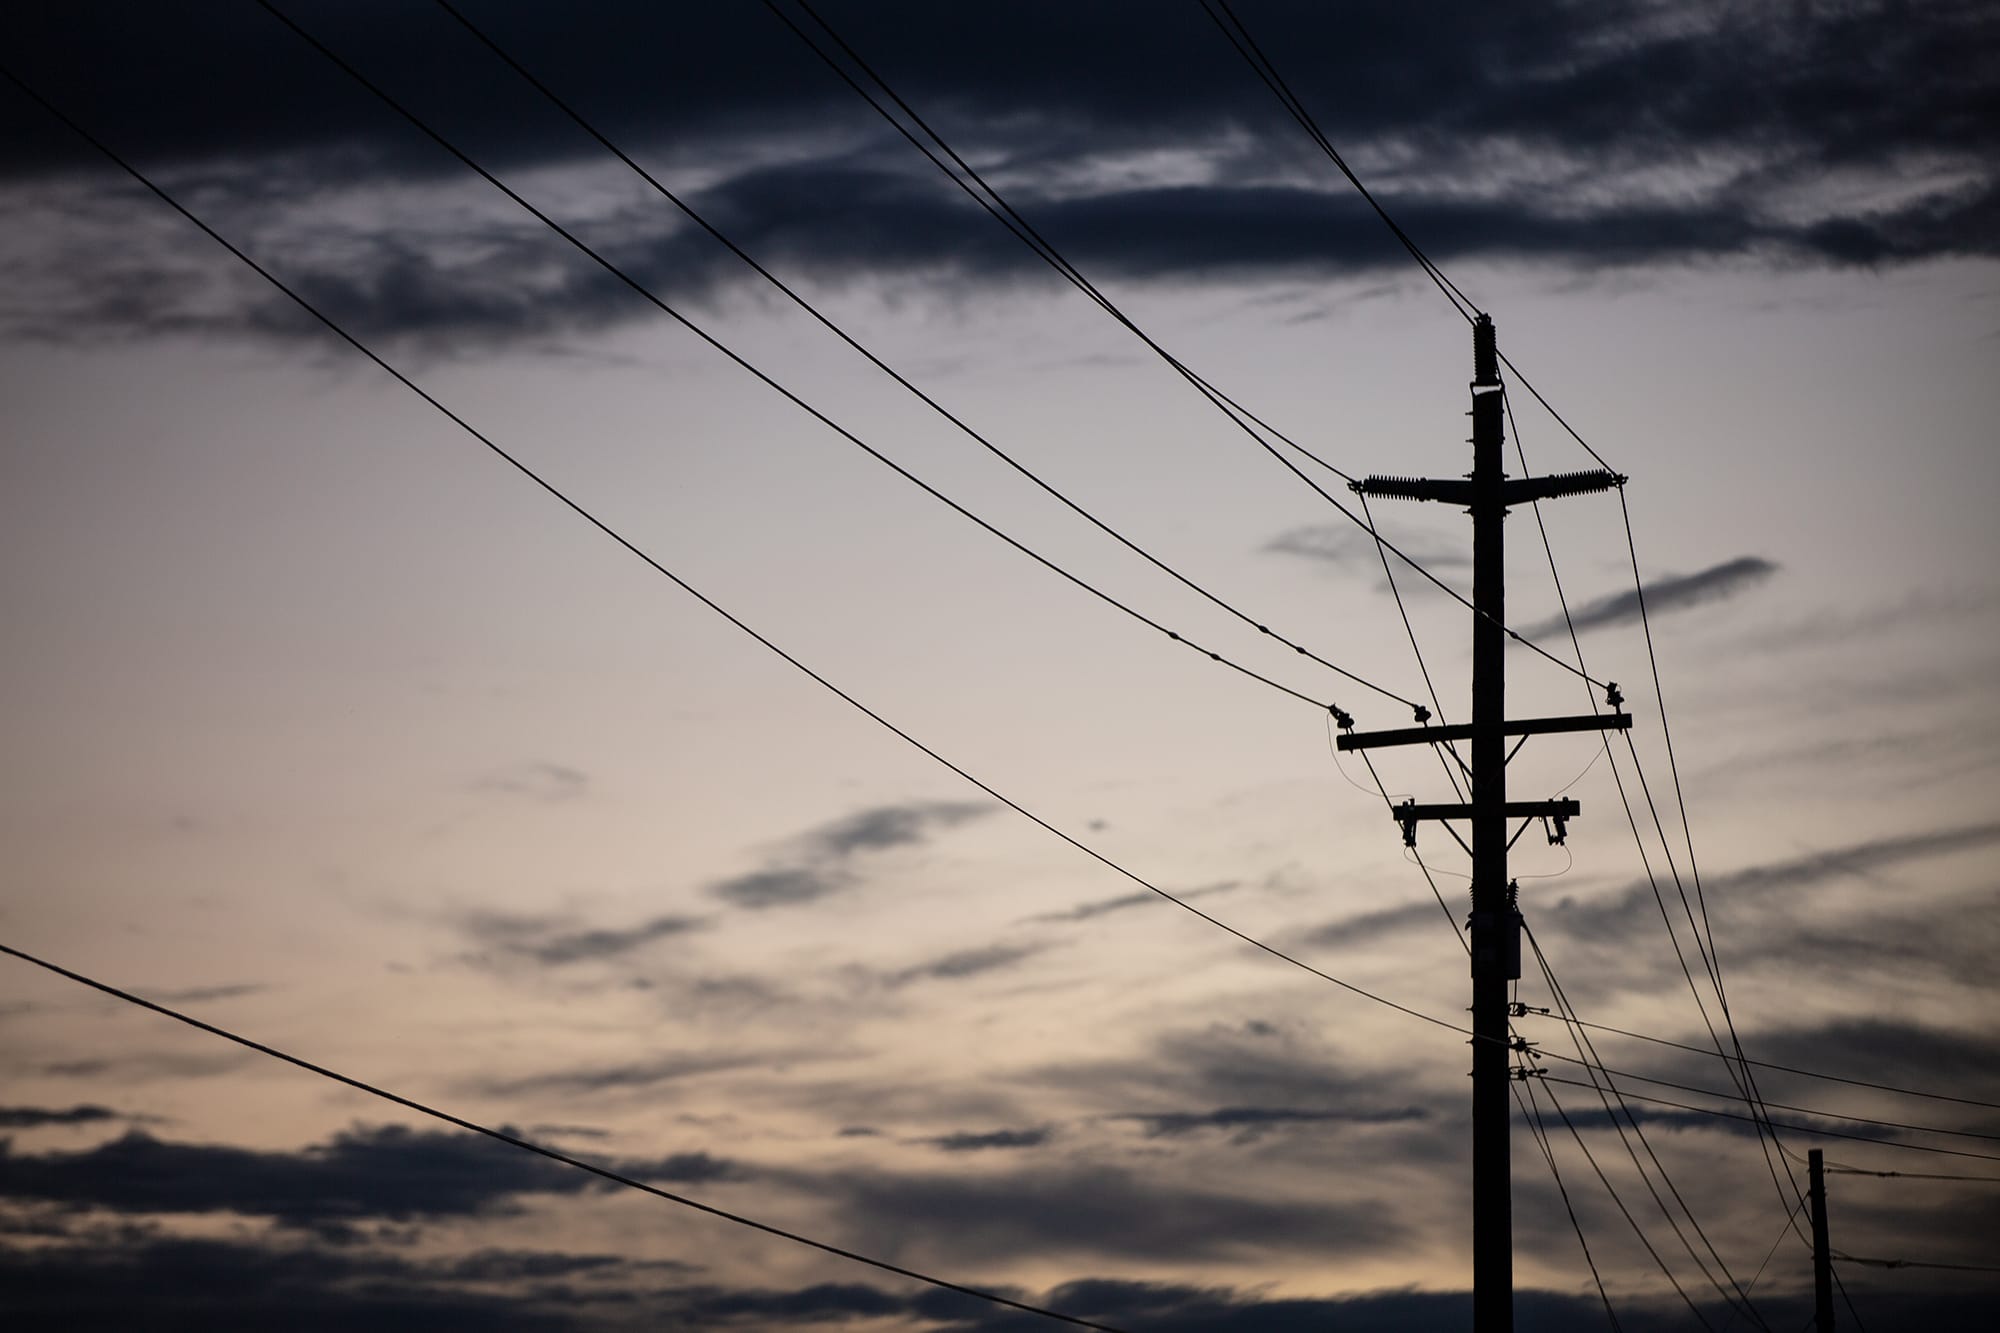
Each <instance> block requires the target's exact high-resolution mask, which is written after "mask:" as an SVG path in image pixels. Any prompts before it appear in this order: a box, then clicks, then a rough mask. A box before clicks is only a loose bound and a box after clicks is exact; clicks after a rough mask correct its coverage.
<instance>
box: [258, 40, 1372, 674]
mask: <svg viewBox="0 0 2000 1333" xmlns="http://www.w3.org/2000/svg"><path fill="white" fill-rule="evenodd" d="M258 5H259V7H260V8H262V9H263V10H264V11H265V12H267V13H269V14H270V15H271V16H272V17H274V18H276V19H277V20H278V21H279V22H280V23H283V24H284V25H285V26H286V27H288V28H290V29H291V30H292V31H293V32H294V33H296V34H297V35H298V36H299V37H300V38H301V39H303V40H304V41H305V42H306V43H307V44H308V45H309V46H311V47H312V48H313V49H314V50H316V51H318V52H319V53H320V54H321V55H322V56H324V57H325V58H326V59H327V60H328V61H330V62H331V63H333V64H334V65H335V66H337V67H338V68H339V69H340V70H341V71H342V72H344V73H345V74H347V75H348V77H350V78H352V79H353V80H354V81H355V82H356V83H359V84H360V85H361V86H362V87H363V88H365V89H367V90H368V91H369V92H371V93H373V94H374V95H375V96H376V97H377V98H378V99H380V100H381V101H382V103H383V104H384V105H386V106H388V107H389V108H390V109H391V110H393V111H395V112H396V113H397V114H398V115H400V116H401V117H402V118H403V119H404V120H406V121H408V122H409V123H410V125H411V126H413V127H414V128H416V129H417V130H418V131H419V132H421V133H422V134H424V135H425V136H426V137H428V138H429V139H430V140H431V141H432V142H433V143H435V144H437V145H438V146H439V147H440V148H442V149H444V150H445V151H446V152H447V153H449V154H451V155H452V156H453V157H455V158H457V159H458V160H459V161H460V162H462V163H463V164H465V166H466V167H468V168H469V169H471V170H472V171H473V172H475V173H476V174H477V175H479V176H480V177H481V178H482V179H483V180H485V181H486V182H487V183H488V184H490V185H492V186H493V187H494V188H495V189H497V190H499V191H500V192H501V193H502V194H504V195H506V196H507V197H508V198H509V199H511V200H512V201H513V202H514V203H516V204H518V205H519V206H520V207H521V208H522V209H524V210H526V211H527V212H528V213H529V214H530V215H532V216H533V217H534V218H535V219H536V221H538V222H540V223H541V224H542V225H543V226H545V227H547V228H548V229H549V230H550V231H552V232H554V233H555V234H556V235H557V236H559V237H561V238H562V239H563V240H565V241H567V242H568V243H569V244H570V245H571V246H572V247H574V248H575V249H576V250H577V251H578V252H579V253H581V254H582V255H584V256H585V257H586V258H588V259H590V260H591V261H592V262H594V263H596V264H597V265H598V266H599V267H600V268H602V269H604V271H605V272H607V273H609V274H610V275H611V276H612V277H614V278H616V279H618V281H620V282H621V283H623V284H624V285H625V286H627V287H629V288H631V290H632V291H633V292H635V293H636V294H638V295H639V296H640V297H641V298H643V299H644V300H645V301H646V302H648V303H649V304H650V305H652V306H653V307H654V308H655V309H657V310H659V311H660V312H661V313H662V314H665V315H667V316H668V317H669V318H671V319H673V320H674V321H675V322H676V323H678V324H680V325H681V327H683V328H685V329H686V330H687V331H688V332H690V333H692V334H694V335H695V336H696V337H697V338H699V339H701V340H702V341H703V342H705V343H707V344H708V345H709V346H710V347H712V348H714V349H715V350H716V351H717V352H720V353H721V354H722V355H723V356H725V357H727V358H728V359H729V360H730V361H732V362H734V363H735V364H736V365H737V366H738V367H740V368H741V369H743V370H744V371H746V372H748V373H749V374H750V375H751V376H753V377H754V378H755V379H757V380H758V381H759V382H760V383H762V384H763V385H764V386H765V387H767V388H769V389H771V390H772V391H773V392H775V393H777V394H778V395H779V396H780V397H782V398H784V399H785V400H786V401H787V402H790V403H791V404H792V405H793V406H795V407H797V408H798V409H799V410H801V411H803V412H805V413H806V414H807V415H808V416H810V417H812V418H813V419H814V420H815V421H818V422H819V423H820V424H821V425H823V426H825V427H826V428H827V429H829V430H831V431H833V432H834V433H835V434H837V435H839V436H840V437H841V438H842V439H844V440H846V441H847V442H848V443H849V444H852V445H854V446H855V447H856V448H858V449H860V450H861V451H862V452H863V453H865V454H867V455H868V456H869V457H870V458H873V459H874V460H875V461H876V462H878V463H880V464H882V465H883V466H884V467H886V468H888V469H889V470H890V471H892V472H894V473H895V474H896V475H897V476H899V477H901V478H903V479H904V480H905V481H907V482H909V483H910V484H911V485H913V486H916V487H917V488H918V489H919V490H921V491H923V492H924V493H925V494H926V495H929V496H930V497H931V498H932V499H935V500H937V501H938V502H940V503H941V504H944V505H945V506H946V507H948V508H950V509H951V510H952V511H953V512H954V513H956V514H958V515H959V516H960V517H962V518H965V519H967V520H969V521H971V522H972V523H974V524H976V525H978V526H979V527H980V528H982V529H983V530H985V531H986V532H987V533H989V534H991V535H992V536H994V537H997V538H998V539H999V540H1001V541H1002V542H1005V543H1006V544H1007V545H1008V546H1011V547H1013V548H1014V549H1015V550H1016V551H1019V552H1020V553H1021V554H1023V555H1025V556H1027V557H1028V558H1029V559H1031V560H1033V561H1035V562H1036V563H1037V564H1039V565H1041V566H1042V567H1044V568H1045V569H1047V570H1049V571H1050V572H1051V573H1054V574H1057V575H1059V576H1061V577H1062V578H1064V579H1067V580H1068V581H1069V582H1070V583H1072V584H1074V585H1076V586H1077V587H1078V588H1080V589H1082V590H1083V591H1085V592H1088V593H1089V594H1091V595H1092V596H1093V597H1096V598H1098V599H1099V600H1100V601H1102V602H1104V603H1105V604H1106V605H1108V606H1111V607H1114V608H1116V609H1117V610H1119V611H1122V612H1124V613H1125V614H1126V615H1128V616H1130V617H1132V618H1133V619H1134V620H1137V621H1139V622H1140V623H1141V624H1143V625H1145V626H1147V627H1148V628H1150V629H1153V630H1156V631H1158V632H1159V633H1161V634H1164V635H1166V636H1167V638H1169V639H1171V640H1173V641H1174V642H1176V643H1180V644H1185V645H1186V646H1187V647H1189V648H1192V649H1194V650H1195V651H1196V652H1198V653H1201V654H1202V655H1203V656H1205V657H1207V658H1208V659H1209V660H1210V661H1212V662H1215V663H1217V664H1219V665H1221V666H1226V667H1228V668H1230V669H1231V670H1233V671H1236V672H1238V673H1240V674H1242V675H1244V676H1247V677H1249V678H1250V679H1252V680H1255V681H1258V682H1259V683H1261V684H1263V685H1266V686H1269V687H1270V688H1271V689H1274V690H1277V691H1278V692H1279V693H1281V694H1286V695H1289V696H1291V697H1292V698H1294V699H1297V700H1299V701H1300V702H1302V703H1307V704H1311V705H1312V706H1313V707H1315V708H1320V709H1327V708H1330V705H1328V704H1326V703H1324V702H1322V701H1321V700H1318V699H1315V698H1313V697H1312V696H1311V695H1308V694H1303V693H1301V692H1300V691H1298V690H1295V689H1293V688H1292V687H1291V686H1289V685H1285V684H1282V683H1280V682H1279V681H1277V680H1274V679H1272V678H1271V677H1269V676H1266V675H1264V674H1262V673H1261V672H1258V671H1255V670H1253V669H1251V668H1250V667H1246V666H1243V665H1242V664H1241V663H1238V662H1235V661H1233V660H1231V659H1230V658H1228V657H1225V656H1223V655H1222V654H1221V653H1218V652H1215V651H1213V650H1211V649H1208V648H1205V647H1203V646H1202V645H1200V644H1198V643H1196V642H1194V641H1193V640H1192V639H1189V638H1188V637H1187V636H1186V635H1183V634H1181V633H1179V632H1177V631H1175V630H1172V629H1169V628H1168V627H1167V626H1166V625H1163V624H1161V623H1160V622H1159V621H1157V620H1155V619H1153V618H1152V617H1151V616H1148V615H1146V614H1145V613H1144V612H1142V611H1140V610H1138V609H1137V608H1135V607H1133V606H1131V605H1129V604H1128V603H1126V602H1123V601H1121V600H1119V599H1118V598H1117V597H1114V596H1112V595H1111V594H1110V593H1108V592H1105V591H1104V590H1103V589H1101V588H1099V587H1097V586H1096V585H1095V584H1092V583H1090V582H1089V581H1088V580H1086V579H1084V578H1082V577H1080V576H1079V575H1076V574H1073V573H1071V572H1070V571H1069V570H1067V569H1065V568H1063V567H1062V566H1061V565H1058V564H1056V563H1055V562H1054V561H1053V560H1050V559H1049V558H1048V557H1047V556H1044V555H1042V554H1041V553H1040V552H1038V551H1036V550H1034V549H1033V548H1031V547H1029V546H1027V545H1026V544H1025V543H1023V542H1021V541H1020V540H1018V539H1017V538H1015V537H1012V536H1010V535H1009V534H1007V533H1006V532H1004V531H1002V530H1001V529H1000V528H998V527H995V526H994V525H993V524H992V523H989V522H988V521H987V520H985V519H983V518H981V517H980V516H979V515H977V514H975V513H973V512H972V511H971V510H970V509H968V508H966V507H965V506H964V505H962V504H960V503H959V502H958V501H956V500H954V499H952V498H951V497H950V496H948V495H946V494H945V493H944V492H943V491H940V490H938V489H937V488H936V487H935V486H932V485H931V484H930V483H929V482H927V481H925V480H923V479H922V478H921V477H919V476H917V475H916V474H915V473H913V472H911V471H910V470H909V469H908V468H905V467H904V466H903V465H902V464H900V463H898V462H896V461H895V460H894V459H892V458H890V457H889V456H888V455H887V454H884V453H883V452H882V451H881V450H879V449H877V448H875V447H874V446H873V445H871V444H869V443H868V442H867V441H866V440H864V439H862V438H861V437H860V436H859V435H856V434H855V433H854V432H852V431H850V430H848V429H847V428H846V427H844V426H842V425H841V424H840V423H838V422H836V421H835V420H833V418H831V417H829V416H827V415H826V414H825V413H824V412H822V411H820V410H819V409H818V408H816V407H814V406H813V405H812V404H811V403H808V402H807V401H806V400H805V399H803V398H801V397H799V395H798V394H796V393H794V392H793V391H792V390H790V389H788V388H786V387H785V386H784V385H783V384H781V383H779V382H778V381H777V380H776V379H775V378H773V377H772V376H771V375H770V374H769V373H768V372H766V371H764V370H762V369H760V368H759V367H757V366H756V365H755V364H753V363H752V362H751V361H749V360H748V359H747V358H745V357H744V356H743V355H741V354H740V353H738V352H736V351H735V350H733V349H732V348H730V347H729V346H728V345H726V344H725V343H723V342H722V341H721V340H720V339H718V338H716V337H715V336H714V335H713V334H711V333H709V332H708V331H707V330H706V329H704V328H702V327H701V326H700V325H698V324H696V323H695V322H694V321H693V320H691V319H689V318H688V317H687V316H686V315H684V314H682V313H681V312H680V311H679V310H678V309H676V308H675V307H674V306H672V305H671V304H669V303H668V302H667V301H665V300H663V299H662V298H661V297H660V296H659V295H657V294H656V293H655V292H653V290H652V289H651V288H649V287H647V286H646V285H645V284H644V283H642V282H640V281H639V280H638V279H636V278H634V277H632V276H631V275H630V274H629V273H627V272H626V271H625V270H624V269H622V268H620V267H619V266H618V265H616V264H614V263H612V262H611V261H610V260H609V259H607V258H605V257H604V256H603V255H602V254H600V253H598V251H596V250H595V249H593V248H592V247H591V246H590V245H588V244H587V243H586V242H584V241H583V240H582V239H581V238H580V237H578V236H577V235H576V234H575V233H574V232H572V231H570V230H569V229H568V228H567V227H564V226H563V225H562V224H561V223H559V222H557V221H556V220H555V219H554V218H552V217H550V216H549V215H548V214H547V213H545V212H543V211H542V210H541V209H539V208H537V207H536V206H535V205H534V204H532V203H530V202H529V201H528V200H527V199H526V198H524V197H523V196H522V195H521V194H519V193H518V192H517V191H515V190H514V189H513V188H512V187H510V186H509V185H507V184H506V183H505V182H504V181H502V180H501V179H500V178H499V177H497V176H495V175H494V174H493V173H492V172H490V171H488V170H487V169H486V168H485V167H482V166H481V165H479V163H478V162H476V161H474V160H473V159H472V157H471V156H469V155H468V154H467V153H466V152H465V151H464V150H462V149H460V148H459V147H458V146H457V145H456V144H454V143H452V142H451V141H450V140H448V139H446V138H445V137H444V136H443V135H442V134H440V133H438V131H437V130H435V129H433V128H432V127H431V126H430V125H429V124H427V123H426V122H425V121H424V120H423V119H422V118H420V117H419V116H417V115H416V114H415V113H414V112H412V111H411V110H409V109H408V108H407V107H405V106H404V105H403V104H402V103H401V102H399V101H397V100H396V99H395V98H394V97H392V96H390V94H389V93H388V92H387V91H386V90H384V89H383V88H381V87H380V86H379V85H377V84H376V83H374V82H373V81H372V80H370V79H369V78H368V77H367V76H366V75H364V74H362V73H361V71H360V70H358V69H356V68H355V67H354V66H353V65H351V64H349V63H348V62H347V61H346V60H345V59H343V58H342V57H341V56H340V55H339V54H338V53H336V52H335V51H334V50H332V49H331V48H330V47H328V46H327V45H326V44H325V43H323V42H321V41H320V40H319V39H318V38H317V37H315V36H313V35H312V34H311V33H310V32H308V31H306V29H305V28H303V27H301V26H300V25H299V24H298V23H297V22H295V21H294V20H293V19H292V18H291V17H289V16H288V15H286V14H285V13H284V12H283V11H281V10H279V9H278V8H277V7H276V6H275V5H273V4H272V3H271V2H270V0H258ZM1370 688H1375V687H1373V686H1371V687H1370Z"/></svg>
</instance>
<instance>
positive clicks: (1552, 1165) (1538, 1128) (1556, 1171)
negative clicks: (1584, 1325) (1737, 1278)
mask: <svg viewBox="0 0 2000 1333" xmlns="http://www.w3.org/2000/svg"><path fill="white" fill-rule="evenodd" d="M1523 1087H1525V1088H1526V1089H1527V1099H1526V1101H1523V1100H1522V1096H1521V1090H1522V1088H1523ZM1514 1102H1515V1104H1516V1105H1518V1106H1520V1108H1521V1110H1522V1111H1523V1113H1525V1114H1526V1115H1527V1116H1528V1118H1529V1121H1530V1125H1529V1128H1530V1129H1531V1131H1532V1132H1533V1135H1534V1139H1535V1146H1536V1147H1538V1148H1540V1149H1541V1150H1542V1159H1543V1160H1544V1161H1546V1162H1547V1163H1548V1164H1549V1174H1550V1175H1551V1176H1552V1177H1554V1178H1555V1182H1556V1193H1558V1194H1560V1195H1561V1196H1562V1202H1563V1211H1564V1212H1565V1213H1568V1214H1569V1225H1570V1229H1571V1230H1572V1231H1574V1232H1576V1243H1577V1246H1578V1247H1579V1248H1580V1249H1582V1251H1583V1262H1584V1263H1585V1264H1587V1265H1589V1267H1590V1280H1591V1281H1592V1282H1594V1283H1596V1284H1597V1299H1598V1300H1600V1301H1602V1302H1604V1314H1605V1317H1606V1318H1608V1319H1609V1320H1610V1321H1611V1327H1612V1328H1613V1329H1614V1330H1622V1328H1623V1326H1622V1325H1621V1324H1620V1323H1619V1322H1618V1312H1617V1311H1616V1310H1614V1309H1612V1308H1611V1294H1610V1293H1609V1292H1607V1291H1605V1289H1604V1277H1603V1275H1602V1274H1600V1273H1599V1272H1598V1271H1597V1260H1595V1259H1593V1258H1592V1257H1591V1254H1590V1242H1589V1241H1588V1240H1586V1239H1584V1235H1583V1223H1582V1222H1580V1221H1578V1220H1577V1216H1576V1208H1575V1207H1574V1206H1573V1205H1572V1204H1571V1203H1570V1200H1569V1190H1568V1188H1567V1187H1565V1186H1564V1185H1563V1178H1562V1171H1561V1169H1560V1168H1558V1167H1557V1166H1556V1154H1555V1149H1554V1148H1553V1147H1552V1146H1551V1145H1550V1143H1549V1127H1548V1126H1547V1125H1546V1124H1544V1123H1543V1122H1542V1104H1541V1101H1540V1100H1539V1099H1538V1098H1537V1097H1536V1095H1535V1080H1534V1079H1531V1078H1527V1079H1522V1080H1520V1082H1519V1083H1518V1084H1516V1085H1515V1088H1514ZM1593 1165H1595V1163H1593ZM1758 1271H1760V1272H1761V1271H1762V1270H1761V1269H1760V1270H1758ZM1730 1313H1731V1316H1732V1317H1733V1316H1734V1314H1735V1311H1733V1310H1732V1311H1731V1312H1730ZM1723 1327H1724V1328H1727V1327H1728V1325H1726V1324H1725V1325H1723Z"/></svg>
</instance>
